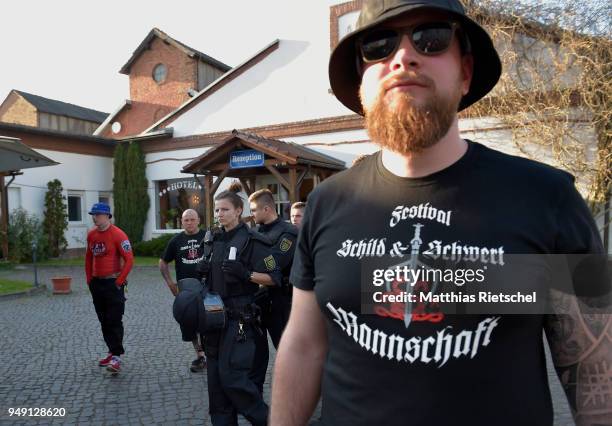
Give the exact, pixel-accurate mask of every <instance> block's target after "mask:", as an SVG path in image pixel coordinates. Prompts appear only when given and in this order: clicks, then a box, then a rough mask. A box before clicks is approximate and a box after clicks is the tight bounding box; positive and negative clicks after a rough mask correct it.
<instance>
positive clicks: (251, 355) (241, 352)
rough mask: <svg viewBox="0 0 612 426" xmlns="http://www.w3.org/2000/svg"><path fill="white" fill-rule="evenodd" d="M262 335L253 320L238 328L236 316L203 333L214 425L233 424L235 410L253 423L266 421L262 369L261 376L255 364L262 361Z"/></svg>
mask: <svg viewBox="0 0 612 426" xmlns="http://www.w3.org/2000/svg"><path fill="white" fill-rule="evenodd" d="M264 338H265V334H264V333H263V332H262V330H261V329H259V327H257V326H256V325H255V324H254V323H246V324H244V323H243V324H242V331H240V320H238V319H232V318H230V319H229V320H228V324H227V327H226V328H225V329H224V330H222V331H221V332H219V333H214V334H208V335H206V338H205V343H204V351H205V352H206V356H207V360H208V367H207V374H208V401H209V413H210V419H211V422H212V424H213V425H214V426H226V425H228V426H229V425H231V426H234V425H237V424H238V416H237V414H238V413H240V414H242V415H243V416H244V417H245V418H246V419H247V420H248V421H249V422H250V423H251V424H253V425H262V426H265V425H266V424H267V421H268V406H267V405H266V403H265V402H264V400H263V396H262V386H263V381H264V380H265V370H263V377H261V371H262V369H261V368H255V367H256V366H255V364H256V363H258V362H262V361H263V360H262V358H261V356H257V355H260V354H258V351H259V350H260V349H259V348H260V347H261V343H260V341H261V340H262V339H264ZM266 349H267V346H266ZM265 358H266V359H265V362H266V364H267V361H268V360H267V356H266V357H265Z"/></svg>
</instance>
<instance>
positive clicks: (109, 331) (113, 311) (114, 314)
mask: <svg viewBox="0 0 612 426" xmlns="http://www.w3.org/2000/svg"><path fill="white" fill-rule="evenodd" d="M89 291H90V292H91V298H92V299H93V304H94V308H95V309H96V315H98V320H99V321H100V326H101V327H102V336H103V337H104V342H106V346H107V347H108V352H110V353H111V354H113V355H116V356H119V355H122V354H123V353H124V352H125V351H124V349H123V313H124V311H125V293H124V292H125V288H124V287H123V286H122V287H121V288H117V286H116V285H115V279H114V278H108V279H106V278H92V280H91V282H90V283H89Z"/></svg>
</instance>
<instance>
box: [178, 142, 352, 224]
mask: <svg viewBox="0 0 612 426" xmlns="http://www.w3.org/2000/svg"><path fill="white" fill-rule="evenodd" d="M239 150H255V151H259V152H261V153H263V154H264V160H263V165H261V166H255V167H245V168H231V166H230V155H231V153H232V152H234V151H239ZM345 168H346V167H345V165H344V162H343V161H341V160H338V159H336V158H333V157H330V156H328V155H325V154H321V153H319V152H317V151H314V150H312V149H309V148H306V147H304V146H302V145H299V144H296V143H292V142H283V141H279V140H276V139H268V138H264V137H261V136H258V135H254V134H250V133H245V132H241V131H238V130H233V131H232V133H231V135H230V136H229V137H228V138H227V139H225V140H224V141H223V142H221V143H220V144H219V145H218V146H216V147H214V148H212V149H210V150H209V151H207V152H206V153H204V154H202V155H201V156H199V157H198V158H196V159H194V160H192V161H191V162H190V163H189V164H187V165H186V166H185V167H184V168H183V170H182V172H183V173H190V174H194V175H204V179H205V180H204V191H205V194H204V195H205V199H206V205H205V208H206V214H205V218H206V226H210V225H212V223H213V206H214V201H213V198H214V195H215V192H216V191H217V189H218V188H219V185H220V184H221V182H222V181H223V179H224V178H226V177H229V178H236V179H239V180H240V183H242V186H243V187H244V190H245V191H246V192H247V194H249V195H250V194H252V193H253V192H254V191H255V190H256V179H257V176H261V175H269V174H272V175H273V176H274V177H276V179H277V180H278V182H279V183H280V184H281V185H282V186H283V187H285V189H286V190H287V192H288V193H289V200H290V202H291V203H294V202H296V201H298V194H299V190H300V186H301V185H302V182H303V180H304V178H305V177H306V176H307V175H309V176H311V177H312V178H313V185H314V186H316V184H317V183H319V182H320V181H322V180H324V179H326V178H327V177H329V176H331V175H332V174H334V173H337V172H339V171H341V170H344V169H345ZM284 175H286V176H284ZM214 176H217V180H216V181H215V182H214V183H213V177H214Z"/></svg>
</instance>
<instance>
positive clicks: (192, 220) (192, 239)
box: [159, 209, 206, 373]
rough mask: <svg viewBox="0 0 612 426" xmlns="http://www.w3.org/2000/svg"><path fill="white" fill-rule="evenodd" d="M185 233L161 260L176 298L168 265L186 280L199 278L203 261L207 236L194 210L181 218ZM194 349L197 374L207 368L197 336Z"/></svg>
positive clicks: (165, 252)
mask: <svg viewBox="0 0 612 426" xmlns="http://www.w3.org/2000/svg"><path fill="white" fill-rule="evenodd" d="M181 224H182V227H183V232H181V233H179V234H176V235H175V236H174V237H173V238H172V239H171V240H170V241H169V242H168V245H167V246H166V249H165V250H164V253H163V255H162V257H161V259H159V270H160V271H161V274H162V277H164V281H166V284H167V285H168V288H169V289H170V291H171V292H172V294H173V295H174V296H176V295H177V294H178V291H179V290H178V286H177V284H176V282H175V281H173V280H172V277H171V276H170V271H169V268H168V264H169V263H170V262H174V269H175V271H176V281H180V280H182V279H184V278H196V279H198V278H199V274H198V273H197V272H196V267H197V264H198V262H199V261H200V260H201V259H202V251H203V250H202V247H201V242H202V240H203V239H204V235H205V234H206V233H205V232H204V230H201V229H199V225H200V216H199V215H198V212H196V211H195V210H193V209H187V210H185V211H184V212H183V215H182V217H181ZM192 343H193V348H194V349H195V351H196V354H197V358H196V359H195V360H194V361H193V362H192V363H191V367H190V370H191V371H193V372H194V373H195V372H199V371H203V370H204V368H206V356H205V355H204V348H203V347H202V339H201V337H200V336H196V337H195V338H194V339H193V341H192Z"/></svg>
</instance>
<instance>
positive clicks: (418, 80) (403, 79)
mask: <svg viewBox="0 0 612 426" xmlns="http://www.w3.org/2000/svg"><path fill="white" fill-rule="evenodd" d="M408 84H410V85H416V86H423V87H433V86H434V84H435V83H434V81H433V80H432V79H431V78H429V77H427V76H424V75H421V74H416V73H414V72H401V73H398V74H391V75H389V76H388V77H387V78H385V79H384V80H383V81H382V84H381V89H382V91H383V92H386V91H388V90H391V89H392V88H394V87H397V86H403V85H408Z"/></svg>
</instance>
